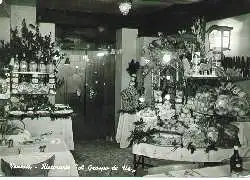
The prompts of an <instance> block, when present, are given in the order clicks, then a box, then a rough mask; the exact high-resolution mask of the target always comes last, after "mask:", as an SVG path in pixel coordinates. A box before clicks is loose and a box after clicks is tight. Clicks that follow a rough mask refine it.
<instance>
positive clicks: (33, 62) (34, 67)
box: [30, 61, 37, 72]
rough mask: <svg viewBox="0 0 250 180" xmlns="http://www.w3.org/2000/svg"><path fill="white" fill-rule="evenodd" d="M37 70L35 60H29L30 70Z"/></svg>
mask: <svg viewBox="0 0 250 180" xmlns="http://www.w3.org/2000/svg"><path fill="white" fill-rule="evenodd" d="M36 70H37V63H36V62H35V61H31V62H30V71H31V72H36Z"/></svg>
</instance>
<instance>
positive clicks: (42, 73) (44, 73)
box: [12, 72, 53, 75]
mask: <svg viewBox="0 0 250 180" xmlns="http://www.w3.org/2000/svg"><path fill="white" fill-rule="evenodd" d="M12 73H13V74H41V75H46V74H53V73H47V72H12Z"/></svg>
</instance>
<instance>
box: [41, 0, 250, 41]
mask: <svg viewBox="0 0 250 180" xmlns="http://www.w3.org/2000/svg"><path fill="white" fill-rule="evenodd" d="M120 1H121V0H37V20H38V21H42V22H53V23H55V24H56V32H57V33H56V34H57V36H58V37H59V38H62V39H63V38H66V37H74V38H78V39H84V40H87V41H89V42H96V43H101V44H102V43H103V42H110V43H114V42H115V36H116V30H117V29H119V28H122V27H127V28H137V29H138V30H139V36H155V35H157V33H158V32H167V33H168V34H172V33H176V32H177V30H180V29H186V28H187V27H188V26H190V25H191V24H192V23H193V19H194V17H197V16H198V17H199V16H204V17H205V18H206V20H214V19H220V18H227V17H232V16H237V15H240V14H242V13H247V12H250V0H133V4H132V10H131V12H130V13H129V14H128V15H127V16H123V15H121V13H120V12H119V7H118V5H119V2H120Z"/></svg>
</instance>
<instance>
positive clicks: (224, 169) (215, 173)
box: [144, 161, 250, 178]
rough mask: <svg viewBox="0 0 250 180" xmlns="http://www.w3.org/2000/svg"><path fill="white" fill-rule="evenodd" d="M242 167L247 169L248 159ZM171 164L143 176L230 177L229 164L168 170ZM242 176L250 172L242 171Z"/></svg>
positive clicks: (246, 175)
mask: <svg viewBox="0 0 250 180" xmlns="http://www.w3.org/2000/svg"><path fill="white" fill-rule="evenodd" d="M243 167H244V168H245V169H248V171H249V167H250V161H247V162H243ZM169 169H171V166H170V165H169V166H168V168H166V169H164V167H163V168H162V170H161V171H159V172H158V173H157V174H150V175H146V176H144V177H165V178H166V177H176V178H183V177H189V178H192V177H206V178H222V177H230V176H231V174H230V166H229V164H228V165H223V166H214V167H205V168H199V169H192V170H191V169H189V168H184V169H185V170H184V169H181V170H174V171H173V170H169ZM241 176H242V177H248V178H249V177H250V172H245V173H242V175H241Z"/></svg>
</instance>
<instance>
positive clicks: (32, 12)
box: [10, 5, 36, 29]
mask: <svg viewBox="0 0 250 180" xmlns="http://www.w3.org/2000/svg"><path fill="white" fill-rule="evenodd" d="M23 19H25V20H26V24H27V26H28V25H29V24H33V25H35V24H36V7H35V6H23V5H11V19H10V21H11V22H10V23H11V27H12V28H16V27H17V28H18V29H20V28H21V27H22V26H21V25H22V21H23Z"/></svg>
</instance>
